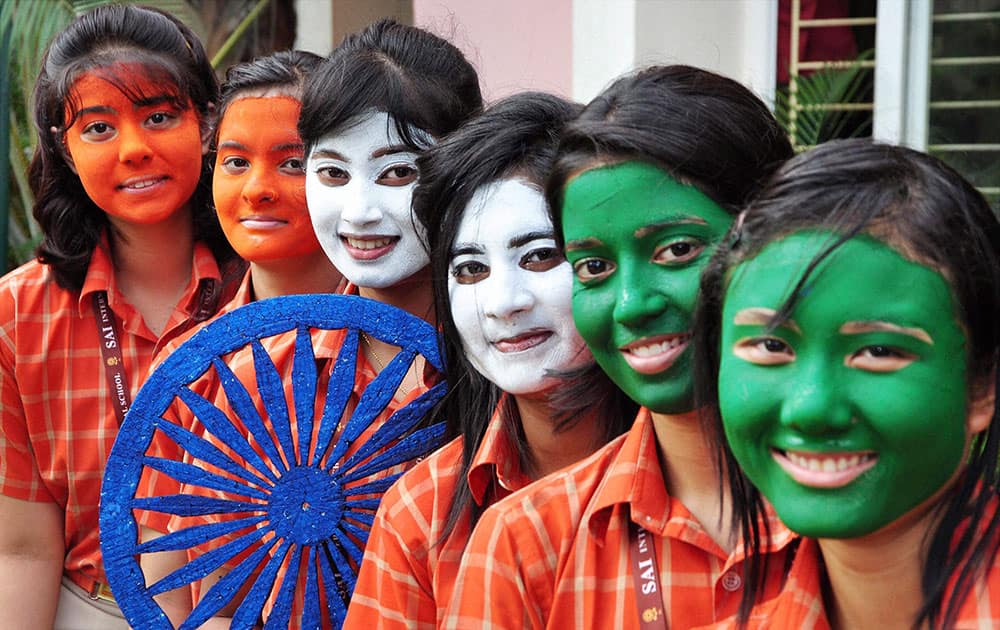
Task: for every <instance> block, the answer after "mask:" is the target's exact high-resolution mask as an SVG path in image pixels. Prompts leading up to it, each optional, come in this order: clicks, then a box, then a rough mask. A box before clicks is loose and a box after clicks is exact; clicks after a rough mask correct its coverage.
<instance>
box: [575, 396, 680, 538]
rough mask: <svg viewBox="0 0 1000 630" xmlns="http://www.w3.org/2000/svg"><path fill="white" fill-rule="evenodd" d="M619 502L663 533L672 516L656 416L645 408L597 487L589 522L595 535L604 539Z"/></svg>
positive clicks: (636, 518) (651, 528)
mask: <svg viewBox="0 0 1000 630" xmlns="http://www.w3.org/2000/svg"><path fill="white" fill-rule="evenodd" d="M616 505H627V506H628V507H629V510H630V513H631V518H632V520H633V521H634V522H636V523H638V524H640V525H642V526H643V527H644V528H645V529H647V530H648V531H650V532H651V533H653V534H656V535H663V530H664V528H665V527H666V525H667V520H668V519H669V518H670V496H669V495H668V494H667V485H666V483H665V482H664V480H663V471H662V470H661V469H660V457H659V454H658V453H657V446H656V433H655V432H654V431H653V417H652V415H651V414H650V412H649V409H647V408H645V407H642V408H640V409H639V414H638V415H637V416H636V418H635V421H634V422H633V423H632V428H631V429H629V431H628V433H627V434H626V435H625V440H624V441H623V442H622V444H621V448H620V449H619V450H618V453H616V454H615V456H614V458H613V459H612V460H611V464H610V466H609V467H608V472H607V473H606V474H605V475H604V479H603V480H602V481H601V485H600V487H599V488H598V490H597V494H596V496H595V501H594V510H593V512H592V514H591V516H590V520H589V523H588V526H589V527H590V530H591V533H592V534H593V535H594V537H595V538H598V539H603V538H604V534H605V533H606V532H607V527H608V522H609V520H610V518H611V515H612V513H613V511H614V509H613V508H614V507H615V506H616Z"/></svg>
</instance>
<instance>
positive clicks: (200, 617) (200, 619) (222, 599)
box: [179, 541, 275, 630]
mask: <svg viewBox="0 0 1000 630" xmlns="http://www.w3.org/2000/svg"><path fill="white" fill-rule="evenodd" d="M274 543H275V541H271V543H270V544H265V545H261V546H260V547H259V548H258V549H257V550H256V551H254V552H253V553H252V554H250V555H249V556H247V557H246V558H244V559H243V560H241V561H240V563H239V564H237V565H236V566H235V567H233V568H232V570H230V571H228V572H227V573H226V574H225V575H224V576H222V578H220V579H219V581H218V582H216V583H215V584H213V585H212V588H210V589H208V592H207V593H205V594H204V595H203V596H202V598H201V601H200V602H198V605H197V606H195V607H194V610H192V611H191V614H190V615H188V617H187V619H185V620H184V623H183V624H182V625H181V627H180V629H179V630H187V629H188V628H191V629H192V630H193V629H194V628H197V627H199V626H201V624H203V623H205V622H206V621H208V620H209V619H210V618H212V617H213V616H214V615H215V613H217V612H219V610H221V609H222V607H223V606H225V605H226V604H228V603H229V602H231V601H233V598H235V597H236V595H237V593H238V592H239V590H240V587H242V586H243V583H244V582H246V581H247V578H249V577H250V575H251V574H252V573H253V572H254V570H255V569H256V568H257V567H258V566H259V565H260V563H261V561H262V560H263V559H264V558H265V557H266V556H267V553H268V551H270V550H271V549H273V548H274ZM257 612H258V614H259V613H260V611H259V610H258V611H257ZM232 627H233V628H249V627H251V625H250V624H247V625H243V626H241V625H237V624H236V623H235V620H234V622H233V623H232Z"/></svg>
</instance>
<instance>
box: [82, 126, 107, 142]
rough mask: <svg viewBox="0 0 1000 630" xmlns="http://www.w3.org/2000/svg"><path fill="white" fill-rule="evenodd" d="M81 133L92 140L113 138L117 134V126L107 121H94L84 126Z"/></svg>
mask: <svg viewBox="0 0 1000 630" xmlns="http://www.w3.org/2000/svg"><path fill="white" fill-rule="evenodd" d="M80 135H81V136H82V137H83V138H84V139H85V140H89V141H90V142H101V141H103V140H110V139H111V138H113V137H114V136H115V128H114V127H112V126H111V125H109V124H108V123H106V122H101V121H97V122H92V123H90V124H88V125H86V126H85V127H84V128H83V131H82V132H81V133H80Z"/></svg>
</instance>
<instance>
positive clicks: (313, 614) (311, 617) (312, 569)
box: [302, 545, 323, 628]
mask: <svg viewBox="0 0 1000 630" xmlns="http://www.w3.org/2000/svg"><path fill="white" fill-rule="evenodd" d="M306 566H307V568H308V571H307V572H306V597H305V602H304V606H303V609H302V627H303V628H320V627H322V625H321V624H322V621H321V620H322V617H323V612H322V610H321V609H320V594H319V576H318V575H317V573H316V546H315V545H310V546H309V550H308V556H307V557H306Z"/></svg>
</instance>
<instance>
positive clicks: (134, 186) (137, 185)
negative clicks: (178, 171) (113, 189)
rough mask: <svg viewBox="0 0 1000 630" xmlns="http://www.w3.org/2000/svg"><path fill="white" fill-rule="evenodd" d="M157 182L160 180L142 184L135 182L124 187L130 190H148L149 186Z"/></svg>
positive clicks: (147, 181)
mask: <svg viewBox="0 0 1000 630" xmlns="http://www.w3.org/2000/svg"><path fill="white" fill-rule="evenodd" d="M158 181H160V180H158V179H148V180H146V181H144V182H135V183H132V184H129V185H128V186H126V188H130V189H132V190H141V189H143V188H149V187H150V186H152V185H154V184H156V183H157V182H158Z"/></svg>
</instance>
